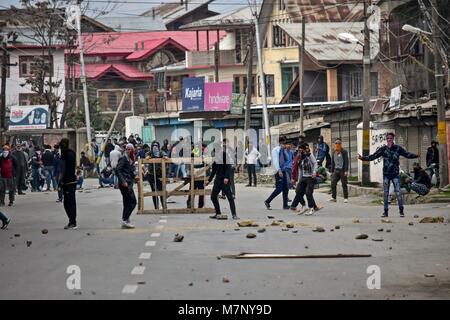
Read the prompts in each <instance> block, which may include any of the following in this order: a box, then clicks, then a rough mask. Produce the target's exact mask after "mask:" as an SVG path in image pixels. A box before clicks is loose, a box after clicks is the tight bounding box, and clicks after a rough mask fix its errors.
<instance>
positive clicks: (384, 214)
mask: <svg viewBox="0 0 450 320" xmlns="http://www.w3.org/2000/svg"><path fill="white" fill-rule="evenodd" d="M388 216H389V215H388V213H387V212H384V213H383V214H382V215H381V217H382V218H387V217H388Z"/></svg>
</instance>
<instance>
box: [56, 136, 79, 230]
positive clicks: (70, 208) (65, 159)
mask: <svg viewBox="0 0 450 320" xmlns="http://www.w3.org/2000/svg"><path fill="white" fill-rule="evenodd" d="M59 147H60V148H61V161H62V168H61V173H60V179H59V188H62V191H63V195H64V201H63V204H64V209H65V210H66V214H67V216H68V217H69V224H68V225H67V226H65V227H64V229H66V230H67V229H71V230H74V229H77V202H76V198H75V191H76V188H77V177H76V175H75V166H76V155H75V152H74V151H73V150H71V149H69V139H67V138H62V139H61V142H60V143H59Z"/></svg>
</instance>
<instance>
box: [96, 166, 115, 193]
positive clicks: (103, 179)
mask: <svg viewBox="0 0 450 320" xmlns="http://www.w3.org/2000/svg"><path fill="white" fill-rule="evenodd" d="M98 183H99V184H100V188H104V187H105V185H109V186H114V173H113V169H112V168H111V165H107V166H106V167H105V168H104V169H103V170H102V172H100V176H99V177H98Z"/></svg>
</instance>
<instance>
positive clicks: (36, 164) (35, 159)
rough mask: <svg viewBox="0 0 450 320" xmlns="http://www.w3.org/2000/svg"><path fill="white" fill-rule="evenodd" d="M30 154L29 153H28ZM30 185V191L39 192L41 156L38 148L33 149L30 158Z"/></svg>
mask: <svg viewBox="0 0 450 320" xmlns="http://www.w3.org/2000/svg"><path fill="white" fill-rule="evenodd" d="M30 154H31V153H30ZM30 161H31V170H32V178H33V180H32V183H31V186H32V188H31V191H35V192H40V191H41V187H40V182H39V181H40V169H41V168H42V155H41V150H40V149H39V148H37V147H36V148H35V151H34V155H33V156H31V160H30Z"/></svg>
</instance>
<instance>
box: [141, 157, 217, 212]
mask: <svg viewBox="0 0 450 320" xmlns="http://www.w3.org/2000/svg"><path fill="white" fill-rule="evenodd" d="M170 163H175V164H182V163H183V164H185V165H187V166H189V170H187V174H188V177H187V178H184V179H182V181H181V182H180V184H179V185H178V186H176V187H175V188H174V189H172V190H170V191H169V190H168V189H167V186H168V185H169V182H168V178H167V168H166V167H167V165H168V164H170ZM156 164H159V165H161V171H162V175H161V178H159V179H160V180H161V184H162V191H151V192H145V190H144V179H143V173H144V172H143V168H142V167H143V165H150V172H151V169H152V168H151V166H152V165H156ZM198 164H203V165H204V166H203V167H202V168H201V169H198V170H197V172H196V169H195V168H194V165H198ZM138 166H139V167H138V182H137V186H138V197H139V198H138V212H137V213H138V214H153V213H156V214H161V213H214V212H215V211H214V209H213V208H206V207H203V208H195V197H196V196H203V197H204V203H205V204H206V196H207V195H210V194H211V190H210V189H208V190H207V189H206V186H205V188H204V189H203V190H195V181H203V183H204V185H206V182H207V181H208V179H207V177H206V172H207V170H208V169H209V167H210V166H211V161H210V159H209V158H206V157H199V158H174V159H164V158H154V159H139V162H138ZM186 185H189V190H182V189H183V188H184V187H185V186H186ZM189 195H190V197H191V200H190V207H189V208H170V209H169V208H168V207H167V199H168V198H169V197H172V196H189ZM154 196H156V197H162V203H161V206H160V208H159V209H151V210H150V209H147V210H146V209H145V208H144V199H145V197H154ZM158 201H159V198H158Z"/></svg>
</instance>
